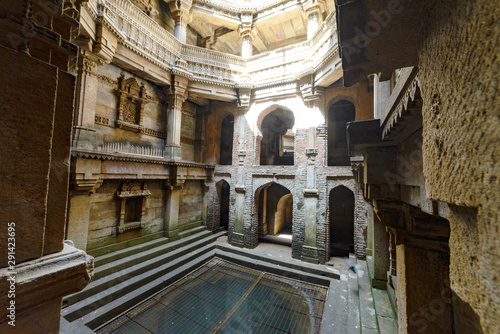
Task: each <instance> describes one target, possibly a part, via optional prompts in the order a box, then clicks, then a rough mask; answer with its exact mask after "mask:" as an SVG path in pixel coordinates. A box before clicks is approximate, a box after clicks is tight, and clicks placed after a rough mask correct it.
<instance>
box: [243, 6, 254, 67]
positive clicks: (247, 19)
mask: <svg viewBox="0 0 500 334" xmlns="http://www.w3.org/2000/svg"><path fill="white" fill-rule="evenodd" d="M252 22H253V13H252V12H250V11H248V12H247V11H245V12H243V13H241V25H240V37H241V56H242V57H243V58H249V57H251V56H252V53H253V46H252Z"/></svg>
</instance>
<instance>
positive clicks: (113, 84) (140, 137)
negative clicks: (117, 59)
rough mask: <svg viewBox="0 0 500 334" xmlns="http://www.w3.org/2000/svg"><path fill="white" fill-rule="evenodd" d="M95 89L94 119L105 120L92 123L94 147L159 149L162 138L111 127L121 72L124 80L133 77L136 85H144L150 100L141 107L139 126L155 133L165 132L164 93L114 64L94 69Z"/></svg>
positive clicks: (115, 109)
mask: <svg viewBox="0 0 500 334" xmlns="http://www.w3.org/2000/svg"><path fill="white" fill-rule="evenodd" d="M97 72H98V79H99V83H98V87H97V105H96V108H95V114H96V117H103V118H105V119H106V120H107V121H105V122H107V123H108V124H107V125H102V123H98V122H96V124H95V128H96V129H97V144H98V146H102V144H103V143H122V144H131V145H136V146H145V147H150V148H157V149H163V147H164V145H165V139H163V138H159V137H158V136H154V135H151V134H141V133H138V132H134V131H128V130H124V129H120V128H116V127H115V122H116V120H117V118H118V95H117V93H116V89H118V78H119V77H120V75H121V73H123V74H124V75H125V78H126V79H128V78H131V77H132V78H135V79H136V80H137V82H138V83H139V84H144V86H145V88H146V92H147V94H148V95H149V96H150V97H151V102H149V103H147V104H146V105H145V107H144V117H143V126H144V127H145V128H147V129H151V130H153V131H156V132H161V133H163V134H164V133H165V131H166V115H167V113H166V110H167V103H166V98H165V94H164V93H163V92H162V90H161V88H160V87H158V86H156V85H154V84H151V83H150V82H148V81H146V80H144V79H142V78H140V77H138V76H136V75H134V74H132V73H130V72H127V71H125V70H123V69H122V68H120V67H118V66H115V65H112V64H110V65H105V66H100V67H98V70H97Z"/></svg>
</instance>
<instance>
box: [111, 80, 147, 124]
mask: <svg viewBox="0 0 500 334" xmlns="http://www.w3.org/2000/svg"><path fill="white" fill-rule="evenodd" d="M117 93H118V101H119V102H118V118H117V120H116V126H117V127H119V128H123V129H126V130H130V131H135V132H143V131H142V130H143V126H142V124H143V116H144V115H143V114H144V107H145V105H146V104H147V103H148V102H150V101H151V100H150V98H149V96H148V95H147V94H146V87H144V84H141V85H139V83H138V82H137V80H135V78H128V79H125V75H124V74H123V73H122V74H121V76H120V78H118V89H117Z"/></svg>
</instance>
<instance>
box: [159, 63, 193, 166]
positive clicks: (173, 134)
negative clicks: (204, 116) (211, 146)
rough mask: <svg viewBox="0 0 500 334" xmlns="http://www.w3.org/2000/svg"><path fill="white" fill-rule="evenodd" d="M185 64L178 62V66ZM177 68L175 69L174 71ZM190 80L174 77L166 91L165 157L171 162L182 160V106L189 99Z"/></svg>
mask: <svg viewBox="0 0 500 334" xmlns="http://www.w3.org/2000/svg"><path fill="white" fill-rule="evenodd" d="M179 64H182V65H185V62H184V61H182V60H178V61H177V62H176V66H177V65H179ZM175 69H176V68H175V67H174V70H175ZM188 82H189V78H188V77H187V76H183V75H174V76H173V78H172V85H171V86H170V87H169V88H168V89H166V90H165V93H166V95H167V97H168V101H169V102H168V122H167V129H166V133H167V137H166V139H165V152H164V157H165V158H166V159H169V160H180V159H182V154H181V123H182V104H183V103H184V101H186V99H187V86H188Z"/></svg>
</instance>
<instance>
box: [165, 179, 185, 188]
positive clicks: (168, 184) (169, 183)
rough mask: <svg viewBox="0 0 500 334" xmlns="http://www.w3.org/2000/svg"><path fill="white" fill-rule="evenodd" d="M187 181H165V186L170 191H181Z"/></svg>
mask: <svg viewBox="0 0 500 334" xmlns="http://www.w3.org/2000/svg"><path fill="white" fill-rule="evenodd" d="M185 182H186V180H185V179H171V180H167V181H165V183H164V185H165V187H166V188H167V189H170V190H181V189H183V188H184V183H185Z"/></svg>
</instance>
